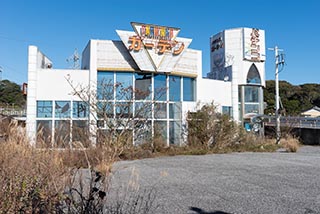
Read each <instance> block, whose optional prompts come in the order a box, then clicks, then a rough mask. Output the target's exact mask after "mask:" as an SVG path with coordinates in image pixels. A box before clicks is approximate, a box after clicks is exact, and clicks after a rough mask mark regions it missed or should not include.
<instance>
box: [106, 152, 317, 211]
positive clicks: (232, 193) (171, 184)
mask: <svg viewBox="0 0 320 214" xmlns="http://www.w3.org/2000/svg"><path fill="white" fill-rule="evenodd" d="M111 186H112V188H115V189H121V188H122V189H127V188H133V189H136V191H142V190H152V191H154V192H155V199H154V204H157V205H159V206H158V207H157V209H156V210H154V211H152V213H202V214H223V213H254V214H257V213H275V214H282V213H290V214H294V213H299V214H301V213H302V214H313V213H319V214H320V147H311V146H305V147H302V148H300V150H299V151H298V152H297V153H286V152H275V153H231V154H212V155H202V156H174V157H160V158H152V159H143V160H134V161H121V162H117V163H116V164H115V165H114V167H113V178H112V185H111Z"/></svg>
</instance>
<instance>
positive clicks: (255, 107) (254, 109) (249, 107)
mask: <svg viewBox="0 0 320 214" xmlns="http://www.w3.org/2000/svg"><path fill="white" fill-rule="evenodd" d="M244 113H245V114H248V113H256V114H258V113H259V104H245V105H244Z"/></svg>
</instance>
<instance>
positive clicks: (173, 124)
mask: <svg viewBox="0 0 320 214" xmlns="http://www.w3.org/2000/svg"><path fill="white" fill-rule="evenodd" d="M169 136H170V137H169V142H170V144H178V145H179V144H180V141H181V122H180V121H170V124H169Z"/></svg>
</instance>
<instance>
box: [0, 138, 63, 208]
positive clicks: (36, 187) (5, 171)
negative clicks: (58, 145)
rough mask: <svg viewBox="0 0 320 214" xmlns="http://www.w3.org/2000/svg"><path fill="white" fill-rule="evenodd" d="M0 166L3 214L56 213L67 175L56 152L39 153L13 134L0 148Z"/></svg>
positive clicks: (0, 195)
mask: <svg viewBox="0 0 320 214" xmlns="http://www.w3.org/2000/svg"><path fill="white" fill-rule="evenodd" d="M16 137H17V139H20V140H21V138H20V137H21V136H20V137H18V136H16ZM0 163H1V164H0V187H1V188H0V198H1V200H0V207H1V210H0V213H32V212H34V213H40V212H47V213H51V212H54V210H55V207H56V205H57V204H58V203H59V201H61V200H62V199H63V195H62V193H63V190H64V188H65V184H66V182H65V181H66V180H65V179H66V173H67V169H66V167H64V165H63V163H62V160H61V158H60V157H59V156H58V155H57V154H56V153H54V152H51V151H39V150H35V149H33V148H31V147H30V146H29V145H28V144H26V143H25V142H24V141H23V140H22V141H13V137H12V135H11V137H9V140H7V141H6V142H4V143H1V145H0Z"/></svg>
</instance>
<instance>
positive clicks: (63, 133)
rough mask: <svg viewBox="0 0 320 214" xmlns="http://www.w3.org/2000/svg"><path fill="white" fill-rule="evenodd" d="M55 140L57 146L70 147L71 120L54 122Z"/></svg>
mask: <svg viewBox="0 0 320 214" xmlns="http://www.w3.org/2000/svg"><path fill="white" fill-rule="evenodd" d="M54 140H55V143H56V146H57V147H63V148H66V147H69V145H70V121H69V120H56V121H55V123H54Z"/></svg>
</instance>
